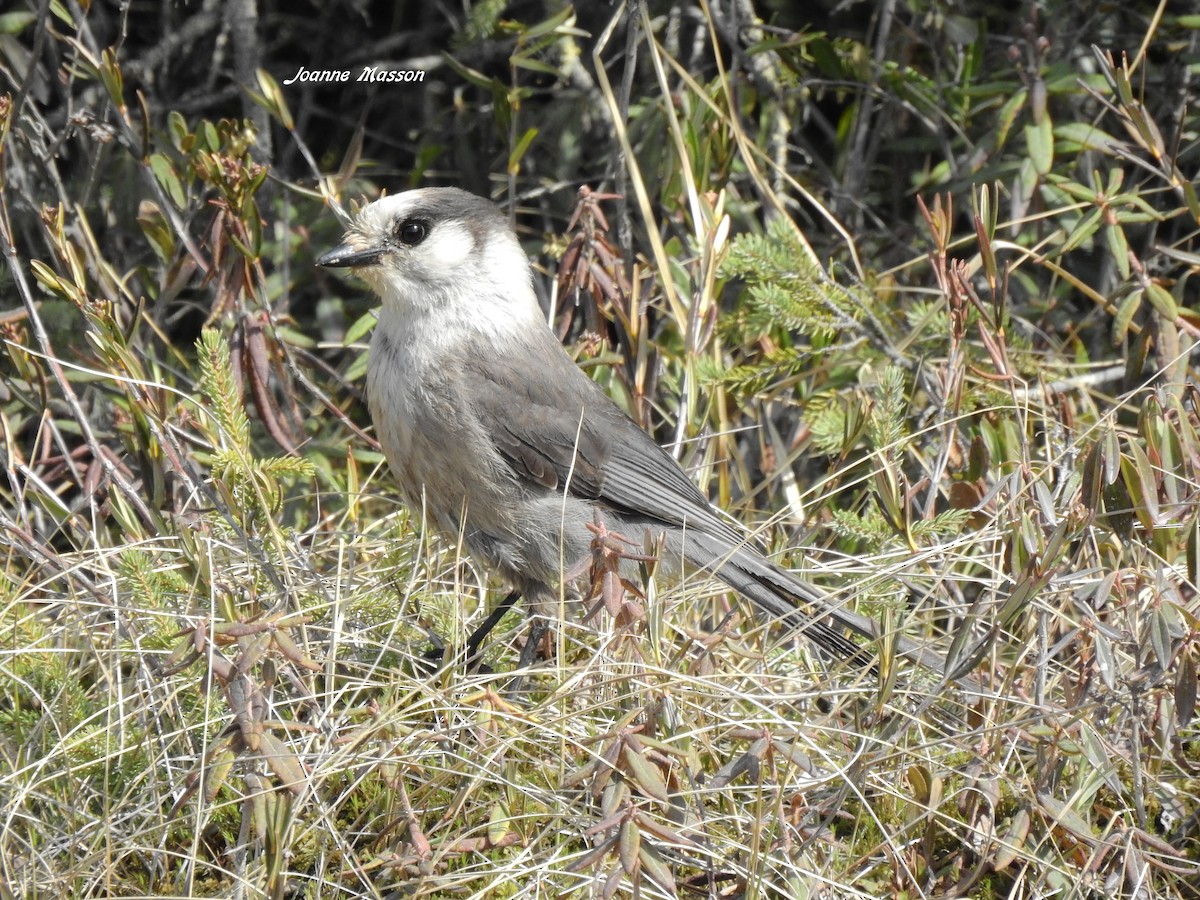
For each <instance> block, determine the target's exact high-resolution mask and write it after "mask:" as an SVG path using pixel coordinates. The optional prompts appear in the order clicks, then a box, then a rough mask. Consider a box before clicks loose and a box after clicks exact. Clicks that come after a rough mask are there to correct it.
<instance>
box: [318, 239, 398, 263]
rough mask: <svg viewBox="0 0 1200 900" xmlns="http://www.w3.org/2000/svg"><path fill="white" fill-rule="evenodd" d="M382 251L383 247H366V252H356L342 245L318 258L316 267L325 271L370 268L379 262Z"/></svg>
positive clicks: (352, 248)
mask: <svg viewBox="0 0 1200 900" xmlns="http://www.w3.org/2000/svg"><path fill="white" fill-rule="evenodd" d="M383 251H384V248H383V247H368V248H367V249H366V250H358V249H355V248H354V247H351V246H350V245H349V244H342V245H340V246H338V247H334V248H333V249H332V250H329V251H327V252H325V253H322V254H321V255H320V256H318V257H317V265H318V266H324V267H325V268H327V269H356V268H358V267H359V266H370V265H374V264H375V263H377V262H379V257H381V256H383Z"/></svg>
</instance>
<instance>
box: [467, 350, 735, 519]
mask: <svg viewBox="0 0 1200 900" xmlns="http://www.w3.org/2000/svg"><path fill="white" fill-rule="evenodd" d="M546 338H547V340H548V341H550V342H551V343H552V345H553V346H551V347H550V350H552V351H553V353H546V352H538V351H539V350H540V349H541V348H540V347H539V348H536V349H534V350H533V352H531V353H530V354H529V355H528V356H527V357H526V358H525V359H522V360H514V359H506V360H503V361H499V362H498V361H496V359H495V357H494V356H493V357H492V358H491V359H488V360H487V361H486V365H485V364H484V362H483V359H484V356H483V354H475V355H473V357H472V358H471V359H470V360H469V361H468V362H467V364H466V366H465V371H464V375H465V382H466V384H465V387H466V392H465V393H466V396H467V397H470V398H471V402H472V403H473V405H474V406H475V411H476V414H477V415H478V416H479V418H480V420H481V422H482V423H483V426H484V428H485V429H486V430H487V431H488V433H489V434H490V435H491V438H492V441H493V443H494V444H495V446H496V449H497V450H498V451H499V452H500V454H501V456H503V457H504V459H505V460H506V461H507V462H508V464H509V465H510V466H511V468H512V470H513V472H514V474H516V475H517V476H518V477H519V478H521V479H523V480H526V481H529V482H531V483H533V484H537V485H540V486H542V487H545V488H547V489H550V490H562V489H563V488H564V487H565V489H566V491H567V493H568V494H569V495H571V496H576V497H581V498H584V499H587V500H594V501H598V502H600V503H601V504H603V505H605V506H609V507H611V508H612V509H613V510H614V511H616V512H618V513H627V514H630V515H633V516H636V517H642V518H650V519H653V520H657V521H659V522H661V523H663V524H665V525H674V526H685V527H688V528H700V529H703V530H705V531H709V532H715V533H719V534H721V535H722V536H725V537H730V538H736V534H735V532H733V530H732V529H730V528H729V526H727V525H725V524H724V523H723V522H721V520H720V519H719V518H718V517H717V515H716V513H715V512H714V511H713V509H712V507H711V506H710V505H709V502H708V500H707V499H706V498H705V496H704V495H703V494H702V493H700V491H699V490H698V489H697V488H696V486H695V485H694V484H693V483H692V482H691V481H690V480H689V479H688V477H687V475H686V474H684V472H683V470H682V469H681V468H680V467H679V464H678V463H677V462H676V461H675V460H674V459H672V458H671V456H670V455H669V454H668V453H667V452H666V451H665V450H663V449H662V448H661V447H660V446H658V444H656V443H655V442H654V440H653V439H652V438H651V437H650V436H649V435H648V434H646V432H644V431H642V429H640V428H639V427H638V426H637V425H636V424H635V423H634V422H633V420H632V419H630V418H629V417H628V416H627V415H626V414H625V413H624V412H622V410H621V409H620V408H619V407H618V406H617V405H616V404H615V403H613V401H612V400H610V399H609V398H608V396H607V395H605V393H604V391H603V390H602V389H601V388H600V387H599V386H598V385H597V384H595V382H593V381H592V380H591V379H590V378H588V377H587V376H586V375H584V374H583V373H582V372H581V371H580V370H579V369H578V368H577V367H576V365H575V364H574V363H573V362H572V361H571V359H570V358H569V357H568V356H567V355H566V354H565V353H563V352H562V349H561V348H560V347H558V346H557V344H555V343H554V342H553V338H552V337H551V336H550V335H549V334H547V335H546Z"/></svg>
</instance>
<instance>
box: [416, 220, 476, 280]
mask: <svg viewBox="0 0 1200 900" xmlns="http://www.w3.org/2000/svg"><path fill="white" fill-rule="evenodd" d="M420 250H421V261H422V263H423V265H422V269H423V270H424V271H423V272H422V274H423V275H424V276H425V277H426V278H428V280H429V281H430V282H432V283H434V284H444V283H447V282H452V281H455V280H457V279H459V278H461V277H462V276H463V274H464V272H463V268H464V267H465V266H466V265H467V262H468V260H470V258H471V254H472V253H473V252H474V250H475V240H474V238H472V237H471V234H470V232H468V231H467V229H466V228H464V227H463V226H462V225H458V224H450V223H447V224H442V225H438V226H437V227H436V228H434V229H433V233H432V234H431V235H430V236H429V238H428V240H426V241H425V243H424V244H423V245H422V246H421V248H420Z"/></svg>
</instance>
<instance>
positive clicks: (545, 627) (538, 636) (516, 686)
mask: <svg viewBox="0 0 1200 900" xmlns="http://www.w3.org/2000/svg"><path fill="white" fill-rule="evenodd" d="M549 631H550V623H549V622H548V621H546V619H545V618H544V617H543V616H530V617H529V636H528V637H527V638H526V639H525V646H524V647H522V648H521V655H520V656H519V657H518V658H517V671H516V672H515V673H514V675H513V677H512V681H510V682H509V684H508V690H507V691H506V693H507V694H508V695H509V696H515V695H517V694H520V693H521V692H522V691H523V690H524V688H525V671H526V670H527V669H529V668H530V667H531V666H532V665H533V664H534V663H535V662H537V654H538V646H539V645H540V644H541V643H542V638H544V637H545V636H546V633H547V632H549Z"/></svg>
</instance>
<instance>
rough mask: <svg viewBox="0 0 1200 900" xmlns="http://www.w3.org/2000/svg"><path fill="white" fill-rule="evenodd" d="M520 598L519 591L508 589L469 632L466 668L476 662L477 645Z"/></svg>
mask: <svg viewBox="0 0 1200 900" xmlns="http://www.w3.org/2000/svg"><path fill="white" fill-rule="evenodd" d="M520 599H521V592H520V591H515V590H514V591H509V593H508V596H507V597H505V598H504V599H503V600H501V601H500V605H499V606H497V607H496V608H495V609H493V610H492V611H491V612H490V613H488V617H487V618H486V619H484V620H483V621H482V622H481V623H480V624H479V627H478V628H476V629H475V630H474V631H473V632H471V636H470V637H469V638H467V668H468V669H469V668H472V667H474V665H475V663H476V659H475V657H476V655H477V654H478V653H479V645H480V644H482V643H483V642H484V640H485V639H486V638H487V636H488V635H489V634H491V633H492V629H493V628H495V627H496V626H497V625H498V624H499V623H500V620H501V619H503V618H504V614H505V613H507V612H508V611H509V610H510V609H512V608H513V607H514V606H515V605H516V603H517V601H518V600H520Z"/></svg>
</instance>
